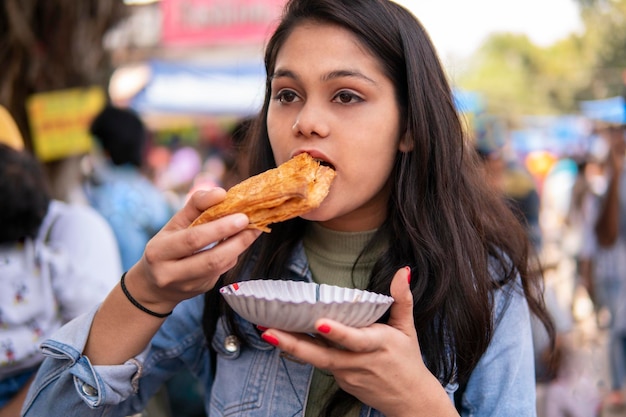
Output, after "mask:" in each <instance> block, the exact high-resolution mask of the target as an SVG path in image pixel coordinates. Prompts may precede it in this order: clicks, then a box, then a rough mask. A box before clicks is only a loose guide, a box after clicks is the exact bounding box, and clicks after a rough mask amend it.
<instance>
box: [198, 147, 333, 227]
mask: <svg viewBox="0 0 626 417" xmlns="http://www.w3.org/2000/svg"><path fill="white" fill-rule="evenodd" d="M335 175H336V173H335V170H334V169H332V168H330V167H328V166H325V165H322V164H321V163H320V162H319V161H317V160H315V159H314V158H312V157H311V155H309V154H307V153H301V154H299V155H297V156H295V157H293V158H292V159H290V160H289V161H287V162H285V163H283V164H281V165H279V166H278V167H277V168H273V169H270V170H267V171H265V172H262V173H260V174H258V175H255V176H253V177H250V178H248V179H246V180H244V181H242V182H240V183H239V184H237V185H234V186H233V187H231V188H230V189H229V190H228V191H227V193H226V198H225V199H224V201H222V202H220V203H219V204H216V205H215V206H212V207H209V208H208V209H207V210H205V211H204V212H203V213H202V214H201V215H200V216H198V218H197V219H196V220H194V222H193V223H192V224H191V226H196V225H199V224H202V223H206V222H209V221H212V220H215V219H218V218H220V217H224V216H226V215H228V214H233V213H244V214H245V215H247V216H248V218H249V219H250V225H249V226H248V227H249V228H252V229H259V230H262V231H264V232H267V233H269V232H270V228H269V227H268V225H270V224H272V223H278V222H282V221H285V220H288V219H292V218H294V217H297V216H300V215H302V214H304V213H306V212H308V211H310V210H312V209H314V208H317V207H319V206H320V204H321V203H322V201H323V200H324V199H325V198H326V196H327V195H328V192H329V191H330V185H331V183H332V182H333V180H334V179H335Z"/></svg>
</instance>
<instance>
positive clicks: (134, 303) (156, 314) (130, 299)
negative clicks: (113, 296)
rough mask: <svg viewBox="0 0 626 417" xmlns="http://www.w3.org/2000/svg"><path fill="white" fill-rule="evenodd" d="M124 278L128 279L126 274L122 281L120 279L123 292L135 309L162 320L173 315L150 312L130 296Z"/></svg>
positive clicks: (123, 275)
mask: <svg viewBox="0 0 626 417" xmlns="http://www.w3.org/2000/svg"><path fill="white" fill-rule="evenodd" d="M124 278H126V272H124V273H123V274H122V279H120V285H121V286H122V291H123V292H124V295H125V296H126V298H128V301H130V302H131V303H132V304H133V305H134V306H135V307H137V308H138V309H139V310H141V311H143V312H144V313H148V314H150V315H151V316H154V317H158V318H160V319H162V318H165V317H167V316H169V315H170V314H172V311H170V312H169V313H165V314H161V313H156V312H154V311H152V310H148V309H147V308H145V307H144V306H142V305H141V304H139V301H137V300H135V299H134V298H133V296H132V295H130V293H129V292H128V289H127V288H126V284H125V283H124Z"/></svg>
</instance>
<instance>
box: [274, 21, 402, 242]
mask: <svg viewBox="0 0 626 417" xmlns="http://www.w3.org/2000/svg"><path fill="white" fill-rule="evenodd" d="M271 94H272V96H271V100H270V105H269V110H268V115H267V128H268V132H269V138H270V143H271V146H272V149H273V153H274V158H275V159H276V163H277V164H281V163H283V162H285V161H286V160H288V159H289V158H291V157H293V156H295V155H297V154H298V153H301V152H308V153H309V154H311V155H312V156H313V157H314V158H318V159H320V160H323V161H325V163H328V164H330V165H331V166H332V167H333V168H334V169H335V170H336V172H337V176H336V177H335V181H334V182H333V184H332V186H331V190H330V193H329V195H328V197H327V198H326V200H324V202H323V203H322V205H321V206H320V207H319V208H317V209H315V210H313V211H311V212H309V213H307V214H305V215H303V216H302V217H303V218H305V219H308V220H314V221H319V222H321V223H322V224H323V225H324V226H325V227H328V228H331V229H335V230H342V231H362V230H371V229H375V228H377V227H379V226H380V225H381V224H382V222H383V221H384V219H385V216H386V214H387V213H386V211H387V210H386V208H387V200H388V198H389V184H388V179H389V176H390V173H391V170H392V168H393V164H394V160H395V156H396V153H397V152H398V150H405V149H404V148H405V145H404V144H402V143H401V141H400V136H401V133H402V132H400V127H399V125H400V122H399V121H400V110H399V107H398V104H397V102H396V98H395V91H394V86H393V84H392V82H391V80H390V79H389V78H388V77H387V76H386V75H385V74H384V73H383V71H382V69H381V65H380V63H379V62H378V61H377V59H376V58H375V57H374V56H372V55H371V54H370V53H369V52H368V51H367V50H366V49H365V48H364V47H362V46H361V44H360V43H359V41H358V39H357V38H356V37H355V36H354V35H353V34H352V33H351V32H349V31H347V30H345V29H342V28H340V27H338V26H334V25H329V24H320V23H306V24H303V25H300V26H298V27H297V28H296V29H295V30H294V31H293V32H292V33H291V34H290V35H289V37H288V38H287V40H286V42H285V44H284V45H283V47H282V48H281V49H280V51H279V53H278V55H277V58H276V65H275V72H274V74H272V91H271Z"/></svg>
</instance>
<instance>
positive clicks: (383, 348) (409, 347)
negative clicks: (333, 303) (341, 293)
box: [263, 268, 458, 417]
mask: <svg viewBox="0 0 626 417" xmlns="http://www.w3.org/2000/svg"><path fill="white" fill-rule="evenodd" d="M409 281H410V271H409V269H408V268H403V269H400V270H398V272H396V274H395V276H394V279H393V281H392V283H391V296H392V297H393V298H394V300H395V301H394V303H393V305H392V306H391V310H390V318H389V321H388V323H387V324H380V323H375V324H372V325H371V326H368V327H364V328H360V329H359V328H353V327H349V326H345V325H342V324H341V323H338V322H336V321H333V320H329V319H320V320H318V321H317V322H316V328H317V330H318V332H319V334H320V335H321V336H323V337H321V338H313V337H310V336H308V335H304V334H298V333H289V332H284V331H280V330H277V329H268V330H266V331H265V332H264V333H263V338H264V340H266V341H267V342H268V343H271V344H273V345H275V346H277V347H278V348H279V349H281V350H282V351H284V352H285V353H288V354H290V355H292V356H294V357H296V358H298V359H300V360H302V361H305V362H308V363H310V364H312V365H313V366H315V367H316V368H320V369H324V370H326V371H329V372H331V373H332V374H333V375H334V377H335V379H336V381H337V383H338V384H339V386H340V387H341V388H342V389H343V390H344V391H346V392H349V393H350V394H352V395H354V396H355V397H356V398H358V399H359V400H361V401H362V402H363V403H365V404H368V405H369V406H371V407H374V408H375V409H377V410H379V411H380V412H382V413H384V414H385V415H386V416H388V417H392V416H394V417H395V416H398V417H399V416H411V417H417V416H421V415H430V416H433V415H438V416H439V415H451V416H457V415H458V414H457V413H456V410H455V409H454V406H453V404H452V402H451V401H450V399H449V397H448V396H447V394H446V392H445V390H444V389H443V387H442V386H441V384H440V383H439V381H438V380H437V379H436V378H435V377H434V376H433V374H432V373H431V372H430V371H429V370H428V368H426V366H425V364H424V361H423V360H422V355H421V352H420V347H419V343H418V339H417V334H416V330H415V325H414V323H413V297H412V294H411V290H410V286H409ZM324 339H325V340H326V341H328V343H326V342H325V341H324ZM335 346H341V347H342V348H337V347H335ZM438 410H441V412H438ZM444 410H445V413H444Z"/></svg>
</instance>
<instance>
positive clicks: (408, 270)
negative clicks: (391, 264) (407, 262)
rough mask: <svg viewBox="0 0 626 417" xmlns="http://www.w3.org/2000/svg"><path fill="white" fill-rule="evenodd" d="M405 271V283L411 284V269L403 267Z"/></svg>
mask: <svg viewBox="0 0 626 417" xmlns="http://www.w3.org/2000/svg"><path fill="white" fill-rule="evenodd" d="M404 268H405V269H406V271H407V272H408V273H409V275H408V276H407V278H406V279H407V281H408V282H409V284H410V283H411V267H410V266H405V267H404Z"/></svg>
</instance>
